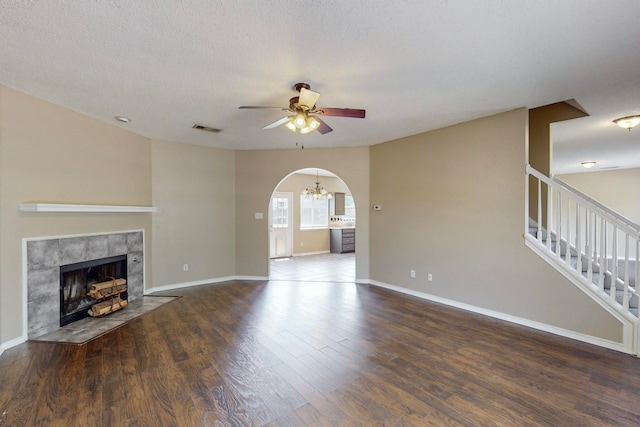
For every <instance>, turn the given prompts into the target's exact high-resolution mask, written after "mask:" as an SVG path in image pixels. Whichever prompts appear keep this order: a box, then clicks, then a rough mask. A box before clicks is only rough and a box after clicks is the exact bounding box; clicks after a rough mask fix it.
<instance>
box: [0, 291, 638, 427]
mask: <svg viewBox="0 0 640 427" xmlns="http://www.w3.org/2000/svg"><path fill="white" fill-rule="evenodd" d="M167 294H181V295H183V298H181V299H178V300H176V301H174V302H171V303H169V304H165V305H164V306H162V307H160V308H158V309H157V310H155V311H153V312H151V313H148V314H146V315H144V316H142V317H140V318H138V319H136V320H133V321H132V322H130V323H128V324H127V325H125V326H123V327H121V328H119V329H117V330H115V331H113V332H111V333H109V334H107V335H104V336H102V337H100V338H98V339H96V340H93V341H91V342H89V343H88V344H86V345H82V346H75V345H69V344H51V343H38V342H28V343H25V344H22V345H19V346H16V347H14V348H11V349H9V350H7V351H5V353H4V354H3V355H2V356H0V426H2V427H4V426H338V425H340V426H443V425H446V426H475V425H503V426H537V425H544V426H600V425H615V426H637V425H639V424H640V359H636V358H633V357H631V356H627V355H624V354H620V353H617V352H614V351H609V350H604V349H601V348H597V347H594V346H591V345H588V344H583V343H578V342H574V341H572V340H568V339H563V338H560V337H556V336H553V335H549V334H546V333H542V332H537V331H534V330H531V329H528V328H524V327H520V326H517V325H512V324H508V323H505V322H501V321H498V320H495V319H490V318H486V317H483V316H480V315H475V314H471V313H467V312H464V311H460V310H456V309H452V308H448V307H444V306H440V305H437V304H433V303H429V302H426V301H423V300H420V299H417V298H413V297H409V296H405V295H402V294H397V293H394V292H391V291H388V290H385V289H380V288H375V287H370V286H367V285H355V284H353V283H351V284H349V283H319V282H249V281H233V282H226V283H221V284H215V285H206V286H198V287H194V288H188V289H181V290H179V291H174V292H170V293H167Z"/></svg>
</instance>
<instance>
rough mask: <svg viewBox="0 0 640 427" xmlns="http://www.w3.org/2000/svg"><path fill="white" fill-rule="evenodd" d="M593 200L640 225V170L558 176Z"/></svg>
mask: <svg viewBox="0 0 640 427" xmlns="http://www.w3.org/2000/svg"><path fill="white" fill-rule="evenodd" d="M557 177H558V178H560V179H561V180H562V181H564V182H566V183H567V184H569V185H571V186H572V187H574V188H576V189H577V190H579V191H581V192H583V193H584V194H586V195H587V196H589V197H591V198H592V199H595V200H597V201H598V202H600V203H602V204H604V205H606V206H608V207H610V208H611V209H613V210H615V211H616V212H618V213H620V214H621V215H623V216H625V217H627V218H629V219H630V220H631V221H633V222H635V223H636V224H640V203H638V195H639V194H640V169H638V168H634V169H618V170H607V171H594V172H585V173H574V174H568V175H557Z"/></svg>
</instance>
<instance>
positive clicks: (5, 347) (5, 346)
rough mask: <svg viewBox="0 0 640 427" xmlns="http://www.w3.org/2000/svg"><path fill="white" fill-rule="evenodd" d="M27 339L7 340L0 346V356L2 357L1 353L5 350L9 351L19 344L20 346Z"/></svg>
mask: <svg viewBox="0 0 640 427" xmlns="http://www.w3.org/2000/svg"><path fill="white" fill-rule="evenodd" d="M26 341H27V339H26V338H25V337H18V338H14V339H12V340H9V341H7V342H3V343H1V344H0V356H2V353H4V351H5V350H8V349H10V348H11V347H15V346H17V345H19V344H22V343H23V342H26Z"/></svg>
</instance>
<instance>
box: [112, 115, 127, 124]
mask: <svg viewBox="0 0 640 427" xmlns="http://www.w3.org/2000/svg"><path fill="white" fill-rule="evenodd" d="M114 118H115V119H116V120H117V121H119V122H122V123H129V122H130V121H131V119H130V118H129V117H125V116H115V117H114Z"/></svg>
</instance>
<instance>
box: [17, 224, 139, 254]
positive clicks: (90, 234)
mask: <svg viewBox="0 0 640 427" xmlns="http://www.w3.org/2000/svg"><path fill="white" fill-rule="evenodd" d="M139 231H142V237H143V239H142V240H143V241H144V228H140V229H137V230H122V231H120V230H119V231H101V232H99V233H81V234H61V235H58V236H39V237H23V238H22V240H23V241H25V242H32V241H36V240H53V239H66V238H73V237H89V236H105V235H108V234H124V233H137V232H139ZM143 243H144V242H143ZM25 249H26V246H25Z"/></svg>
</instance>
